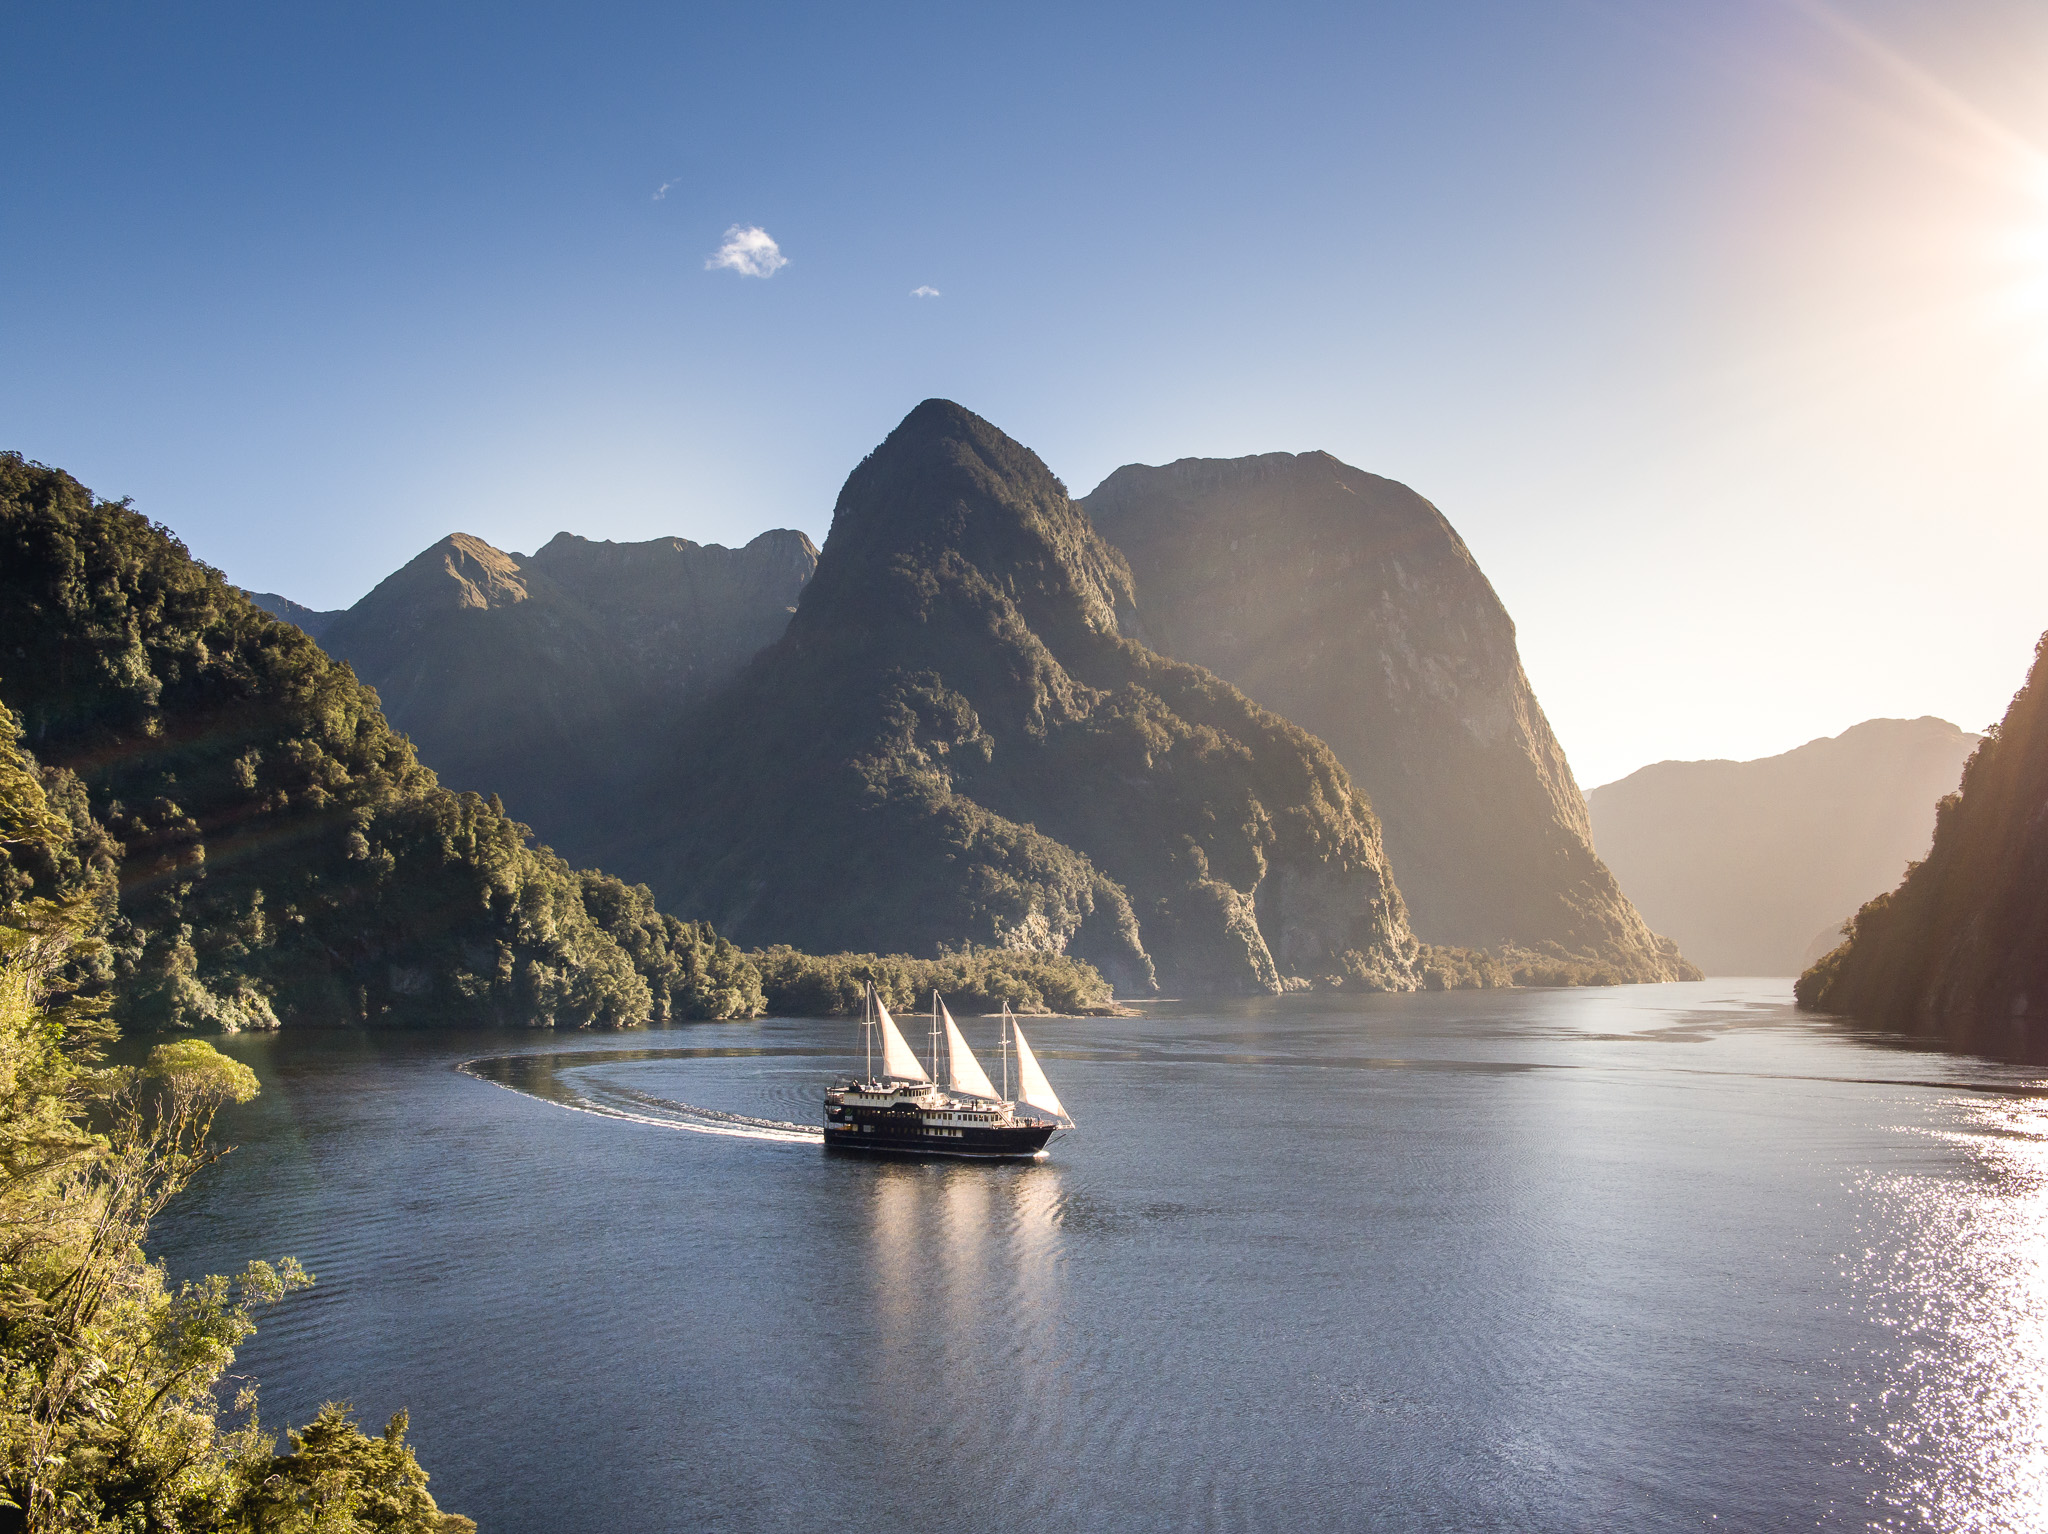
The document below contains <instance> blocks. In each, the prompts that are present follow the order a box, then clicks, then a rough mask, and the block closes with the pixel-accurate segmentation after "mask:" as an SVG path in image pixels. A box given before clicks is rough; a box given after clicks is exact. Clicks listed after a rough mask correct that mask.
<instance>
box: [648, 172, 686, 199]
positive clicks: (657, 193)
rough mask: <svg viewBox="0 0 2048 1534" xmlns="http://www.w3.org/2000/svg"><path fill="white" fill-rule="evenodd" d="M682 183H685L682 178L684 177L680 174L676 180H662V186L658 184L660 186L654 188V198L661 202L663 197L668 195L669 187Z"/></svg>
mask: <svg viewBox="0 0 2048 1534" xmlns="http://www.w3.org/2000/svg"><path fill="white" fill-rule="evenodd" d="M682 184H683V179H682V177H680V176H678V177H677V178H676V179H675V180H673V181H664V182H662V184H661V185H660V186H658V187H656V188H655V189H654V200H655V201H656V202H660V201H661V200H662V198H664V197H666V196H668V189H669V188H670V187H672V186H681V185H682Z"/></svg>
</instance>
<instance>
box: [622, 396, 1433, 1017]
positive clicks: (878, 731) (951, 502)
mask: <svg viewBox="0 0 2048 1534" xmlns="http://www.w3.org/2000/svg"><path fill="white" fill-rule="evenodd" d="M1133 618H1134V607H1133V593H1132V589H1131V578H1130V572H1129V570H1128V568H1127V567H1126V565H1125V562H1124V559H1123V557H1122V556H1121V555H1120V554H1118V553H1117V552H1116V551H1115V550H1114V549H1112V548H1110V547H1109V546H1108V545H1107V544H1105V543H1104V542H1103V541H1102V539H1101V538H1099V537H1098V536H1097V535H1096V533H1095V531H1094V529H1093V528H1092V527H1091V525H1090V523H1089V519H1088V516H1087V513H1086V512H1085V511H1083V510H1082V509H1081V508H1080V507H1079V506H1078V505H1076V504H1075V503H1074V502H1073V501H1072V500H1071V499H1069V497H1068V495H1067V492H1066V489H1065V487H1064V486H1062V485H1061V484H1060V482H1059V481H1058V480H1057V479H1055V478H1054V477H1053V476H1052V474H1051V473H1050V472H1049V471H1048V470H1047V469H1046V467H1045V465H1044V464H1043V463H1041V462H1040V461H1039V459H1038V457H1037V456H1036V455H1035V454H1033V453H1031V452H1030V451H1029V450H1027V449H1026V448H1024V447H1022V446H1020V445H1019V444H1018V443H1016V442H1014V441H1012V440H1011V439H1010V438H1008V437H1006V436H1004V435H1003V433H1001V432H1000V431H998V430H997V429H996V428H995V427H993V426H991V425H990V424H989V423H988V422H986V421H984V420H982V419H980V418H979V417H977V416H975V415H973V414H971V413H970V412H968V411H966V410H964V409H962V408H961V407H960V406H958V405H956V404H952V403H950V402H948V401H944V400H927V401H926V402H925V403H924V404H922V405H920V406H918V407H917V408H916V409H915V410H913V411H912V412H911V413H910V414H909V415H908V416H907V417H905V419H904V421H903V423H902V424H901V425H900V426H898V427H897V428H896V430H895V431H893V432H892V433H890V435H889V437H888V439H887V440H886V441H885V442H883V443H882V445H881V446H880V447H878V448H877V449H876V450H875V451H874V452H873V453H871V454H870V455H869V456H868V457H867V458H866V459H865V460H864V461H863V462H862V463H861V464H860V466H859V467H858V468H856V469H855V470H854V472H853V473H852V475H851V476H849V478H848V479H847V481H846V485H845V488H844V489H843V490H842V491H841V492H840V496H839V500H838V504H837V507H836V508H835V510H834V513H833V519H832V531H831V535H830V537H829V538H828V539H827V540H826V543H825V548H824V552H823V553H822V555H821V556H820V557H819V560H818V566H817V574H816V575H815V576H814V577H813V579H812V580H811V582H810V584H809V585H808V586H807V587H806V588H805V589H804V593H803V596H802V599H801V600H800V601H799V603H798V604H797V610H796V615H795V617H794V618H793V619H792V620H791V622H790V624H789V629H788V632H787V633H785V634H784V635H783V636H782V638H781V639H780V640H779V641H778V642H777V643H775V644H774V645H773V646H771V647H770V648H768V649H767V650H765V651H763V652H762V653H761V654H760V655H759V656H758V657H756V658H755V659H754V660H753V661H752V662H751V663H750V664H749V665H748V666H747V667H746V669H745V670H744V671H742V672H741V673H740V675H739V676H738V677H737V678H736V679H735V680H734V682H733V683H732V684H731V685H730V686H729V687H728V688H727V689H725V690H724V691H723V692H721V693H720V694H718V695H717V696H715V697H714V698H713V699H711V700H710V702H709V703H707V704H706V705H705V706H704V707H703V708H702V709H701V710H699V711H698V712H696V713H695V714H694V715H693V716H692V717H691V719H690V720H689V722H688V728H687V729H686V730H685V731H683V732H681V738H680V740H679V741H678V743H677V744H676V746H675V748H674V751H673V756H672V758H671V759H669V760H667V761H665V762H664V763H663V764H662V765H661V766H660V767H659V769H658V770H657V771H655V772H654V773H653V774H652V776H651V777H650V779H649V780H648V782H647V784H646V786H645V788H644V789H643V790H642V791H640V792H637V793H636V794H634V795H633V796H631V798H630V802H629V807H628V808H627V809H626V810H625V811H624V812H623V814H622V822H621V826H620V829H619V831H618V833H617V840H616V843H615V846H616V857H617V859H619V860H624V862H625V863H626V864H627V865H628V866H630V867H631V868H632V869H633V870H634V871H635V872H636V873H637V874H639V875H640V876H643V877H645V878H647V879H648V880H649V881H650V883H651V884H652V885H653V886H654V887H655V889H656V890H657V891H658V892H659V895H660V898H661V899H662V900H663V901H664V902H665V903H666V904H668V905H669V906H670V907H672V908H675V909H686V910H691V911H695V912H701V913H703V914H705V915H706V916H708V917H710V918H711V919H712V920H714V921H716V922H717V923H718V925H719V926H720V928H721V930H727V931H729V932H730V933H731V934H732V935H733V936H734V937H735V938H736V939H738V940H740V941H743V942H745V943H748V944H763V943H770V942H788V943H793V944H796V945H797V946H799V947H807V948H812V949H838V948H877V947H888V948H909V949H912V950H914V951H929V950H931V949H933V948H935V947H938V946H940V945H944V944H959V943H963V942H970V941H971V942H976V943H986V944H994V945H1002V946H1010V947H1017V948H1030V949H1043V950H1054V951H1066V952H1071V953H1073V954H1075V955H1076V956H1078V957H1081V958H1084V959H1088V960H1091V961H1092V962H1094V963H1095V964H1097V966H1098V967H1100V968H1101V969H1102V970H1103V971H1104V973H1105V974H1107V975H1108V976H1109V977H1110V978H1111V979H1112V980H1113V981H1114V982H1115V983H1116V985H1117V986H1118V988H1119V990H1120V991H1123V992H1124V993H1126V994H1129V993H1130V992H1132V991H1133V990H1144V989H1149V988H1150V987H1151V985H1152V983H1153V981H1154V978H1155V976H1156V980H1157V983H1158V984H1159V985H1162V986H1164V987H1165V988H1167V989H1168V990H1175V991H1179V990H1188V991H1235V992H1261V991H1264V992H1272V991H1277V990H1280V989H1283V988H1286V987H1288V986H1289V985H1290V983H1293V984H1299V983H1301V982H1302V981H1305V980H1324V981H1327V982H1332V983H1339V984H1345V983H1348V984H1351V985H1354V986H1367V987H1377V988H1389V989H1412V988H1413V987H1415V986H1416V985H1417V984H1418V983H1421V982H1422V981H1423V978H1424V968H1425V964H1424V958H1425V956H1424V955H1423V954H1422V953H1421V950H1420V948H1419V945H1418V944H1417V943H1416V941H1415V939H1414V938H1413V937H1412V935H1411V934H1410V933H1409V931H1408V923H1407V915H1406V910H1405V907H1404V905H1403V903H1402V899H1401V895H1400V892H1399V891H1398V890H1397V889H1396V888H1395V886H1394V882H1393V878H1392V876H1391V875H1390V874H1389V872H1388V869H1387V862H1386V858H1385V855H1384V852H1383V850H1382V847H1381V842H1380V830H1379V826H1378V824H1377V822H1376V821H1375V820H1374V818H1373V815H1372V812H1371V810H1370V808H1369V807H1368V806H1367V804H1366V802H1365V800H1364V799H1363V798H1362V797H1361V796H1360V795H1359V794H1358V793H1357V792H1356V791H1355V790H1354V789H1353V788H1352V786H1351V784H1350V781H1349V779H1348V777H1347V776H1346V774H1345V772H1344V770H1343V768H1342V767H1341V766H1340V765H1339V764H1338V762H1337V760H1336V758H1335V757H1333V756H1332V755H1331V754H1330V752H1329V750H1328V748H1327V747H1325V746H1324V745H1323V744H1322V743H1321V742H1320V741H1317V740H1316V739H1314V738H1313V737H1312V736H1310V735H1308V734H1307V733H1306V732H1304V731H1303V730H1301V729H1300V728H1298V727H1297V726H1295V725H1293V724H1291V723H1289V722H1288V721H1287V720H1285V719H1282V718H1280V717H1279V716H1277V715H1275V714H1272V713H1269V712H1267V711H1265V710H1264V709H1261V708H1260V707H1258V706H1257V705H1256V704H1254V703H1252V702H1251V701H1250V700H1248V699H1247V698H1246V697H1245V696H1244V695H1243V694H1242V693H1240V692H1239V691H1238V690H1237V689H1236V688H1234V687H1232V686H1230V685H1229V684H1228V683H1227V682H1224V681H1222V680H1220V679H1219V678H1217V677H1216V676H1214V675H1212V674H1211V673H1209V672H1207V671H1204V670H1202V669H1200V668H1199V667H1196V666H1190V665H1186V664H1182V663H1180V662H1176V661H1173V660H1169V659H1167V658H1166V657H1165V656H1162V655H1160V654H1158V653H1156V652H1155V651H1153V650H1150V649H1148V648H1146V647H1145V646H1144V645H1142V644H1139V643H1137V642H1134V641H1133V640H1132V639H1130V638H1127V637H1125V635H1124V633H1123V632H1122V630H1123V627H1124V625H1125V624H1126V623H1127V622H1129V621H1131V620H1132V619H1133Z"/></svg>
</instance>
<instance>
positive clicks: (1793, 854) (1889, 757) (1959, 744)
mask: <svg viewBox="0 0 2048 1534" xmlns="http://www.w3.org/2000/svg"><path fill="white" fill-rule="evenodd" d="M1979 739H1980V737H1978V736H1976V735H1971V734H1968V733H1966V732H1964V731H1962V730H1959V729H1957V728H1956V727H1955V726H1954V725H1952V724H1950V723H1949V722H1948V721H1947V720H1944V719H1932V718H1922V719H1870V720H1866V721H1865V722H1864V723H1862V724H1859V725H1857V726H1855V727H1854V728H1853V729H1849V730H1845V731H1843V732H1842V733H1841V734H1840V735H1837V736H1834V737H1832V738H1830V739H1824V740H1815V741H1809V742H1808V743H1807V744H1805V745H1803V746H1801V747H1799V748H1798V749H1797V750H1794V751H1787V752H1785V753H1784V754H1782V755H1780V756H1771V757H1764V758H1762V759H1761V760H1758V761H1751V762H1725V761H1719V762H1658V763H1657V764H1656V765H1654V766H1651V767H1645V768H1643V769H1641V770H1640V771H1638V772H1633V773H1631V774H1629V776H1627V777H1625V778H1623V779H1621V780H1620V781H1619V782H1616V783H1608V784H1606V785H1604V786H1602V787H1600V788H1596V789H1594V790H1593V791H1592V792H1591V793H1590V794H1588V795H1587V796H1586V803H1587V806H1588V808H1589V809H1590V811H1591V812H1592V817H1593V836H1594V844H1595V845H1596V846H1598V847H1599V849H1600V855H1601V856H1602V857H1603V858H1604V859H1606V862H1607V866H1608V867H1609V868H1611V869H1613V870H1614V874H1615V877H1616V878H1618V879H1620V880H1621V887H1622V888H1623V889H1625V890H1627V891H1628V893H1629V895H1630V896H1631V897H1632V898H1633V899H1634V901H1635V903H1636V906H1637V908H1638V909H1640V910H1641V911H1642V913H1643V915H1644V917H1645V918H1646V919H1647V920H1648V921H1649V922H1650V923H1651V924H1652V925H1654V926H1655V927H1656V928H1657V930H1658V931H1660V932H1668V933H1669V934H1670V935H1671V936H1672V937H1673V938H1675V939H1676V940H1677V941H1678V943H1679V945H1680V946H1681V947H1682V948H1683V949H1684V950H1685V952H1686V955H1687V956H1688V957H1689V958H1691V959H1692V960H1693V961H1694V962H1695V963H1697V964H1699V965H1700V967H1701V968H1702V969H1704V970H1705V971H1706V972H1707V973H1708V974H1710V975H1796V974H1798V973H1800V971H1802V970H1804V969H1805V968H1806V967H1807V966H1808V965H1810V964H1812V963H1813V962H1814V961H1815V960H1816V959H1818V958H1819V957H1820V956H1821V955H1822V954H1824V953H1826V952H1827V951H1828V950H1830V949H1832V948H1833V947H1834V946H1835V945H1836V943H1838V942H1839V941H1840V940H1841V939H1840V933H1841V927H1842V923H1843V922H1844V921H1846V920H1847V919H1848V917H1849V916H1850V915H1851V914H1852V913H1854V912H1855V911H1856V909H1857V908H1858V907H1859V906H1861V905H1862V904H1863V903H1864V902H1865V901H1867V900H1869V899H1870V898H1871V896H1873V895H1876V894H1878V893H1880V892H1881V891H1884V890H1888V889H1890V888H1891V887H1892V886H1893V885H1895V884H1897V883H1898V882H1899V879H1900V877H1901V876H1902V875H1903V874H1904V873H1905V871H1906V865H1907V864H1908V863H1909V862H1911V861H1912V860H1913V859H1915V858H1921V857H1925V856H1926V855H1927V844H1928V841H1929V839H1930V838H1931V837H1932V836H1933V834H1934V805H1935V801H1936V800H1938V799H1940V798H1941V797H1942V795H1944V794H1947V793H1952V792H1954V790H1955V786H1956V780H1957V779H1958V778H1959V777H1960V776H1961V775H1962V770H1963V762H1964V761H1965V759H1967V758H1968V756H1969V755H1970V752H1971V751H1972V750H1973V749H1974V748H1975V747H1976V745H1977V742H1978V740H1979ZM1816 933H1822V934H1825V937H1824V939H1823V940H1819V946H1818V950H1817V951H1809V950H1811V949H1813V946H1814V944H1815V942H1816V941H1817V940H1816V938H1815V934H1816Z"/></svg>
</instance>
